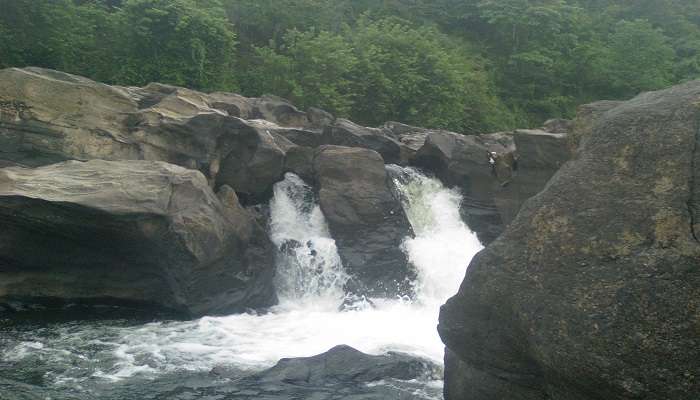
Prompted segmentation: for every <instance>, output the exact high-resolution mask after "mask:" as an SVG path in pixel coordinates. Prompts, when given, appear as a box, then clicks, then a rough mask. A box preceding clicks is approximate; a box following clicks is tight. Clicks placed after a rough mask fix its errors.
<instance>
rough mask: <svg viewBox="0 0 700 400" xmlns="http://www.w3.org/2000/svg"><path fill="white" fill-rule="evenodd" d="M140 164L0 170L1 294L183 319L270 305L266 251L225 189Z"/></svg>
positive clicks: (182, 172)
mask: <svg viewBox="0 0 700 400" xmlns="http://www.w3.org/2000/svg"><path fill="white" fill-rule="evenodd" d="M219 195H220V198H219V197H217V196H216V195H215V194H214V193H213V192H212V191H211V189H210V188H209V186H208V185H207V181H206V179H205V178H204V176H202V174H200V173H199V172H197V171H192V170H186V169H184V168H181V167H177V166H174V165H171V164H166V163H162V162H149V161H127V162H110V161H99V160H94V161H89V162H78V161H68V162H64V163H58V164H54V165H51V166H47V167H41V168H36V169H26V168H5V169H3V170H0V224H1V225H2V227H3V229H2V230H0V299H5V300H6V299H32V300H36V299H46V300H48V301H74V300H77V301H81V300H84V301H102V300H107V301H117V302H118V301H127V302H136V303H146V304H151V305H157V306H160V307H163V308H168V309H172V310H176V311H179V312H182V313H184V314H186V315H191V316H198V315H203V314H222V313H230V312H234V311H243V310H245V309H246V308H255V307H266V306H270V305H272V304H274V303H275V301H276V297H275V294H274V289H273V287H272V274H273V271H274V270H273V260H272V247H271V244H270V243H269V241H268V239H267V237H266V236H265V233H264V231H263V230H262V228H260V227H259V226H258V225H257V224H256V223H255V222H254V221H253V220H252V218H251V217H250V216H249V214H248V213H247V212H246V211H245V210H244V209H242V208H241V206H240V205H239V204H238V200H237V198H236V196H235V193H234V192H233V190H231V189H230V188H228V187H226V186H225V187H223V188H222V190H221V191H220V193H219Z"/></svg>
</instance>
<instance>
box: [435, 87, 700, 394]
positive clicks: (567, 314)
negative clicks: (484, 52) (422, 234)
mask: <svg viewBox="0 0 700 400" xmlns="http://www.w3.org/2000/svg"><path fill="white" fill-rule="evenodd" d="M699 102H700V81H695V82H691V83H688V84H685V85H681V86H678V87H674V88H671V89H668V90H663V91H659V92H652V93H645V94H642V95H640V96H638V97H636V98H635V99H633V100H630V101H627V102H623V103H610V102H607V103H598V104H595V105H593V106H589V107H584V108H583V111H585V113H584V115H583V116H582V117H580V118H579V119H578V120H577V124H578V125H577V126H578V128H576V129H583V130H582V131H578V132H577V134H576V136H577V141H578V142H580V145H581V147H580V148H579V149H578V151H577V155H576V158H575V160H573V161H571V162H569V163H568V164H566V165H565V166H564V167H563V168H562V169H561V170H560V171H559V172H558V173H557V174H556V175H555V177H554V178H553V179H552V180H551V181H550V182H549V183H548V184H547V186H546V188H545V190H544V191H542V192H541V193H540V194H538V195H536V196H535V197H533V198H531V199H530V200H529V201H527V202H526V203H525V205H524V206H523V207H522V209H521V210H520V213H519V214H518V216H517V217H516V218H515V220H514V221H513V222H512V223H511V225H510V226H509V227H508V228H507V229H506V231H505V233H504V234H503V235H501V236H500V238H498V240H496V241H495V242H494V243H493V244H491V245H490V246H489V247H488V248H487V249H486V250H484V251H483V252H482V253H480V254H479V255H477V256H476V257H475V258H474V260H473V261H472V263H471V265H470V267H469V270H468V272H467V275H466V278H465V280H464V282H463V283H462V286H461V288H460V290H459V293H458V294H457V295H456V296H455V297H453V298H452V299H450V300H449V301H448V303H447V304H446V305H445V306H444V307H443V309H442V312H441V316H440V326H439V331H440V334H441V336H442V338H443V340H444V342H445V343H446V345H447V347H448V350H447V353H446V358H445V360H446V373H445V377H446V382H445V384H446V385H445V394H446V399H448V400H453V399H459V400H463V399H472V400H480V399H484V400H493V399H522V400H531V399H532V400H534V399H538V400H539V399H542V400H544V399H562V400H565V399H571V400H574V399H575V400H593V399H606V400H613V399H673V400H691V399H695V398H697V395H698V393H700V379H699V378H698V371H700V242H699V241H698V238H699V237H700V236H699V235H698V232H699V230H698V229H699V225H698V221H699V218H700V211H699V210H700V201H699V200H698V199H699V198H700V197H699V196H700V189H699V187H700V186H699V185H698V176H699V174H700V152H698V145H699V143H700V135H699V134H698V132H700V125H699V124H700V123H699V121H700V108H699V107H698V104H699ZM516 138H517V136H516ZM516 140H517V139H516ZM522 162H525V161H524V160H523V161H522Z"/></svg>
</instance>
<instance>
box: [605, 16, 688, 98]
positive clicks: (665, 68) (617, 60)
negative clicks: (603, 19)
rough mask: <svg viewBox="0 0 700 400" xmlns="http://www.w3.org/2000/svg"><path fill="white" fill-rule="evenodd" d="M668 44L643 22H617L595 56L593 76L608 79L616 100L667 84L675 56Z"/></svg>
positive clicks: (648, 24)
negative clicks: (596, 61) (605, 42)
mask: <svg viewBox="0 0 700 400" xmlns="http://www.w3.org/2000/svg"><path fill="white" fill-rule="evenodd" d="M668 42H669V40H668V38H667V37H666V36H665V35H664V34H663V32H662V31H661V30H660V29H656V28H654V27H653V26H652V25H651V24H650V23H649V22H648V21H646V20H635V21H624V20H623V21H620V22H618V23H617V25H616V26H615V29H614V31H613V32H612V34H611V35H610V38H609V42H608V46H607V47H606V48H605V49H604V50H602V52H601V54H600V55H599V57H598V58H599V60H598V65H597V67H598V70H597V71H596V74H597V76H605V77H606V78H607V79H606V81H607V82H606V83H608V84H609V85H610V90H611V91H612V92H613V93H615V94H617V96H616V97H626V96H632V95H634V94H636V93H638V92H640V91H645V90H653V89H659V88H662V87H664V86H667V85H670V84H671V82H672V81H673V60H674V57H675V53H674V51H673V48H672V47H671V46H670V45H669V44H668Z"/></svg>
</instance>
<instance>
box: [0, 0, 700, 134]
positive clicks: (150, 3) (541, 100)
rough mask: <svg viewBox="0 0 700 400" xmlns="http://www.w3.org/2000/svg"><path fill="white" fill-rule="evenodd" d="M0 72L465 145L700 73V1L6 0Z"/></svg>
mask: <svg viewBox="0 0 700 400" xmlns="http://www.w3.org/2000/svg"><path fill="white" fill-rule="evenodd" d="M0 10H1V12H0V67H2V68H4V67H11V66H28V65H32V66H42V67H48V68H54V69H59V70H63V71H67V72H71V73H75V74H80V75H85V76H88V77H91V78H93V79H96V80H100V81H104V82H107V83H112V84H120V85H144V84H146V83H148V82H151V81H159V82H163V83H170V84H175V85H182V86H188V87H192V88H196V89H200V90H205V91H236V92H240V93H242V94H244V95H247V96H258V95H261V94H265V93H269V94H275V95H279V96H282V97H285V98H288V99H290V100H291V101H293V102H294V103H296V104H297V105H299V106H301V107H309V106H317V107H321V108H324V109H326V110H328V111H331V112H333V113H335V114H336V115H340V116H346V117H349V118H351V119H353V120H355V121H357V122H360V123H363V124H368V125H376V124H380V123H382V122H384V121H386V120H398V121H401V122H405V123H409V124H417V125H423V126H429V127H436V128H438V127H439V128H448V129H451V130H454V131H458V132H463V133H476V132H485V131H495V130H499V129H505V128H509V127H514V126H527V125H537V124H539V123H541V122H542V121H543V120H544V119H547V118H549V117H553V116H570V115H571V114H572V113H573V112H574V110H575V107H576V106H577V105H578V104H581V103H584V102H588V101H591V100H596V99H619V98H627V97H630V96H632V95H634V94H636V93H637V92H639V91H643V90H650V89H657V88H660V87H663V86H667V85H670V84H672V83H676V82H681V81H684V80H689V79H694V78H696V77H698V76H700V0H617V1H613V0H0Z"/></svg>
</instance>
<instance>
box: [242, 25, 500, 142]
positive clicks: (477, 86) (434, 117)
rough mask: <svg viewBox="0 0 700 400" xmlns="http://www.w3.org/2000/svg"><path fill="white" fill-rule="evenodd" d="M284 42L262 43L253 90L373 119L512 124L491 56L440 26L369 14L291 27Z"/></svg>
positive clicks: (470, 128) (456, 125) (468, 128)
mask: <svg viewBox="0 0 700 400" xmlns="http://www.w3.org/2000/svg"><path fill="white" fill-rule="evenodd" d="M277 47H278V48H279V50H277V51H273V50H272V49H271V48H269V47H264V48H256V49H257V51H256V55H255V60H256V61H255V62H254V63H253V64H252V65H250V68H248V70H249V71H250V73H249V75H246V78H247V79H246V81H247V82H249V83H253V85H252V87H246V86H243V87H244V89H246V90H250V92H248V94H252V95H261V94H263V93H265V91H268V90H269V91H270V92H272V93H276V94H280V95H282V96H284V97H288V98H290V99H291V100H292V101H293V102H294V103H296V104H298V105H300V106H302V107H310V106H317V107H318V106H320V107H324V108H326V109H328V110H329V111H331V112H333V113H335V114H337V115H340V116H345V117H349V118H351V119H353V120H355V121H357V122H360V123H364V124H368V125H378V124H381V123H383V122H384V121H387V120H400V121H403V122H405V123H409V124H423V125H427V126H431V127H438V128H451V129H456V130H460V131H464V132H477V131H483V130H490V129H497V128H498V127H500V125H502V124H503V123H504V121H505V122H506V123H508V122H511V121H509V120H508V119H507V118H508V115H509V112H508V110H506V109H505V108H504V107H503V105H502V104H501V103H500V102H499V100H498V99H497V98H496V97H495V95H494V88H493V85H492V82H491V80H490V77H489V75H488V74H486V73H485V72H483V61H482V60H480V58H479V57H478V56H477V55H475V54H474V53H473V52H469V51H468V50H466V49H464V48H459V47H458V46H455V45H453V44H452V43H451V42H450V41H449V39H448V38H447V37H445V36H444V35H441V34H440V33H439V32H437V31H436V30H435V29H433V28H427V27H423V28H414V27H411V26H410V24H408V23H407V22H406V21H403V20H399V19H396V18H387V19H380V20H377V21H373V20H371V19H369V18H366V17H362V18H360V19H359V20H358V21H357V23H356V24H355V25H354V26H352V27H350V26H348V25H346V26H345V27H343V29H342V31H341V32H339V33H332V32H329V31H321V32H313V31H310V32H305V33H302V32H299V31H296V30H292V31H289V32H288V34H287V35H286V36H285V37H284V40H283V42H282V43H281V44H280V45H278V46H277ZM273 76H274V77H275V79H272V80H270V81H269V82H265V80H266V79H268V78H269V77H273ZM280 77H284V78H282V79H280ZM256 89H257V90H256ZM504 117H505V119H503V118H504Z"/></svg>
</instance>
